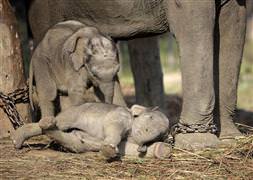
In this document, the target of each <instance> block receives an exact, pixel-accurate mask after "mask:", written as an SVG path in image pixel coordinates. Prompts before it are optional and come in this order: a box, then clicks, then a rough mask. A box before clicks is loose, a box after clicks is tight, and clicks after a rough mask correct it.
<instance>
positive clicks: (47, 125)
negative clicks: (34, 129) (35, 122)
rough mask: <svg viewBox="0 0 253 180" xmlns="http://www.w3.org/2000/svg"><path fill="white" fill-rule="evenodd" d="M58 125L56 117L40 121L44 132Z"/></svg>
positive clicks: (48, 117)
mask: <svg viewBox="0 0 253 180" xmlns="http://www.w3.org/2000/svg"><path fill="white" fill-rule="evenodd" d="M55 125H56V120H55V117H54V116H47V117H44V118H42V119H41V120H40V121H39V126H40V128H41V129H43V130H47V129H52V128H53V127H55Z"/></svg>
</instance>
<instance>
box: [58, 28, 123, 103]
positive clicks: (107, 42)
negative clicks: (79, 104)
mask: <svg viewBox="0 0 253 180" xmlns="http://www.w3.org/2000/svg"><path fill="white" fill-rule="evenodd" d="M63 53H64V55H65V56H64V57H67V58H69V59H70V63H71V64H72V66H73V68H74V70H75V71H79V70H80V68H81V67H84V68H85V69H86V70H87V75H88V78H89V79H90V81H91V83H92V84H93V85H94V86H95V91H96V92H97V94H98V96H99V97H100V99H102V100H103V101H105V102H107V103H112V98H113V88H114V81H115V80H114V78H115V76H116V74H117V72H118V71H119V68H120V64H119V58H118V51H117V47H116V45H115V43H114V41H113V40H112V39H111V38H110V37H108V36H105V35H102V36H101V33H100V32H99V31H98V30H97V29H96V28H93V27H84V28H81V29H79V30H78V31H76V32H75V33H74V34H73V35H71V36H70V37H69V38H68V39H67V40H66V42H65V43H64V46H63Z"/></svg>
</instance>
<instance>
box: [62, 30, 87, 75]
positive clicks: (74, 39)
mask: <svg viewBox="0 0 253 180" xmlns="http://www.w3.org/2000/svg"><path fill="white" fill-rule="evenodd" d="M91 36H92V32H91V30H90V29H89V27H84V28H81V29H79V30H78V31H76V32H75V33H74V34H72V35H71V36H70V37H69V38H68V39H67V40H66V41H65V43H64V45H63V53H64V54H65V55H66V57H67V58H69V59H70V60H71V62H72V63H73V67H74V69H75V70H76V71H78V70H79V69H80V68H81V67H82V66H83V64H84V56H85V54H84V49H85V48H86V46H87V45H88V41H89V39H90V38H91Z"/></svg>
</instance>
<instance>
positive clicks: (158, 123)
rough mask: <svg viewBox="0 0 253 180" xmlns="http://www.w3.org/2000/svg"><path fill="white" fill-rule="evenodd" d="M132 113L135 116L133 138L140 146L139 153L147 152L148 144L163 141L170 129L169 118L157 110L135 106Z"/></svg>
mask: <svg viewBox="0 0 253 180" xmlns="http://www.w3.org/2000/svg"><path fill="white" fill-rule="evenodd" d="M131 112H132V114H133V116H134V121H133V125H132V132H131V137H132V139H133V140H134V141H135V142H136V144H138V145H139V148H138V151H139V152H146V151H147V146H146V144H147V143H149V142H152V141H155V140H162V137H164V136H165V135H166V134H167V132H168V128H169V120H168V118H167V117H166V116H165V115H164V114H163V113H161V112H160V111H158V110H157V108H153V109H150V108H146V107H143V106H140V105H133V106H132V107H131Z"/></svg>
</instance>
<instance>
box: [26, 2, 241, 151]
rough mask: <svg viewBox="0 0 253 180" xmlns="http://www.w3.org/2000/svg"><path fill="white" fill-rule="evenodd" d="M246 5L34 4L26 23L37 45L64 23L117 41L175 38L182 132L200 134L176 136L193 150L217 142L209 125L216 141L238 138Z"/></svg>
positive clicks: (181, 3)
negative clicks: (77, 24) (235, 121)
mask: <svg viewBox="0 0 253 180" xmlns="http://www.w3.org/2000/svg"><path fill="white" fill-rule="evenodd" d="M245 4H246V2H245V0H217V1H214V0H205V1H196V0H187V1H186V0H185V1H183V0H107V1H104V0H96V1H93V0H75V1H69V0H34V1H33V2H32V4H31V6H30V11H29V16H30V17H29V19H30V25H31V29H32V32H33V34H34V37H35V40H36V41H37V42H38V41H39V40H40V39H41V38H42V37H43V34H45V32H46V30H47V29H48V28H49V27H50V26H52V25H53V24H55V23H57V22H59V21H63V20H68V19H75V20H79V21H81V22H83V23H85V24H87V25H91V26H95V27H97V28H99V29H100V31H101V32H103V33H105V34H108V35H110V36H112V37H113V38H115V39H129V38H134V37H140V36H149V35H155V34H160V33H164V32H166V31H168V30H170V31H171V32H172V33H174V35H175V37H176V39H177V41H178V43H179V49H180V55H181V68H182V81H183V82H182V83H183V108H182V112H181V116H180V120H179V122H180V123H181V126H180V127H183V128H188V129H190V131H189V132H191V130H192V129H194V128H195V129H200V131H202V133H198V132H196V131H193V132H191V133H186V134H182V133H179V134H177V135H176V145H177V146H179V147H183V148H195V147H206V146H209V145H211V146H212V145H216V144H217V143H219V140H218V138H217V136H215V135H213V134H211V133H210V132H209V131H208V129H212V128H208V127H209V126H211V124H212V123H213V122H215V123H216V124H218V125H219V130H220V131H219V134H218V136H219V138H220V139H224V140H227V139H230V138H232V139H233V138H234V137H235V136H238V135H240V132H239V131H238V130H237V128H236V127H235V125H234V124H233V117H234V115H235V110H236V100H237V84H238V77H239V69H240V63H241V58H242V50H243V44H244V38H245V24H246V5H245ZM136 68H138V67H136ZM201 125H203V126H201ZM180 131H181V130H179V132H180ZM213 132H214V131H213Z"/></svg>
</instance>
